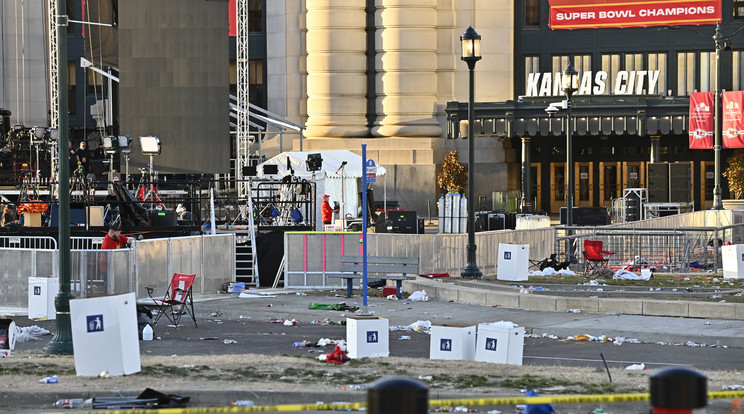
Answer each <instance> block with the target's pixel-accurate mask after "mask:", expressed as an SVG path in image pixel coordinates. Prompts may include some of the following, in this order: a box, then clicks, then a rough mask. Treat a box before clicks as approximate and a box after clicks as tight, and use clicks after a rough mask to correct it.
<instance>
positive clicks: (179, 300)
mask: <svg viewBox="0 0 744 414" xmlns="http://www.w3.org/2000/svg"><path fill="white" fill-rule="evenodd" d="M195 278H196V275H186V274H182V273H174V274H173V278H172V279H171V282H170V285H169V286H168V290H167V291H166V292H165V296H163V298H162V299H160V298H153V297H152V292H153V290H154V289H153V288H151V287H148V286H145V289H147V296H149V297H150V299H152V300H153V302H154V303H155V304H156V305H157V307H158V314H157V316H155V319H154V320H153V321H152V324H153V325H155V324H157V323H158V321H159V320H160V318H161V317H162V316H163V315H165V317H166V318H167V319H168V320H169V321H171V323H172V324H173V325H174V326H175V327H176V328H178V324H179V323H180V322H181V316H183V314H184V313H188V314H189V315H191V319H192V320H193V321H194V326H197V325H196V317H195V316H194V298H193V295H192V291H191V287H192V285H193V284H194V279H195Z"/></svg>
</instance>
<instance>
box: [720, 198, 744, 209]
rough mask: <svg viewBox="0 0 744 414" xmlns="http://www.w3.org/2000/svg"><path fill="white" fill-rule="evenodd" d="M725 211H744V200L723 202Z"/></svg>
mask: <svg viewBox="0 0 744 414" xmlns="http://www.w3.org/2000/svg"><path fill="white" fill-rule="evenodd" d="M721 201H722V202H723V209H724V210H744V199H736V200H735V199H729V200H721Z"/></svg>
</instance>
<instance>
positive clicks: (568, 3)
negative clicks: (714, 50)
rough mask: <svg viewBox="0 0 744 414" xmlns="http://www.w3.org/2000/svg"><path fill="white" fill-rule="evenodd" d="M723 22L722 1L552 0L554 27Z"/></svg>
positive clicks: (600, 27)
mask: <svg viewBox="0 0 744 414" xmlns="http://www.w3.org/2000/svg"><path fill="white" fill-rule="evenodd" d="M720 21H721V0H685V1H669V0H624V1H615V0H550V28H551V29H553V30H556V29H603V28H619V27H647V26H681V25H700V24H716V23H718V22H720Z"/></svg>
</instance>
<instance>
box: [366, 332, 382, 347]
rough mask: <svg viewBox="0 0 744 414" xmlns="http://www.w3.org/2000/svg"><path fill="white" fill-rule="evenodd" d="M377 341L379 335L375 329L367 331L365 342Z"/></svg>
mask: <svg viewBox="0 0 744 414" xmlns="http://www.w3.org/2000/svg"><path fill="white" fill-rule="evenodd" d="M378 342H380V335H379V334H378V333H377V331H367V343H368V344H376V343H378Z"/></svg>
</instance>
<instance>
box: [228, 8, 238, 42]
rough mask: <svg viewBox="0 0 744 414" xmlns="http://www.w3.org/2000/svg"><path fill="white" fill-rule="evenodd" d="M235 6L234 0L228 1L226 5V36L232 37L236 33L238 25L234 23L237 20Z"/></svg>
mask: <svg viewBox="0 0 744 414" xmlns="http://www.w3.org/2000/svg"><path fill="white" fill-rule="evenodd" d="M237 7H238V6H237V4H236V3H235V0H230V1H229V2H228V3H227V13H228V17H227V33H228V36H230V37H233V36H235V35H236V33H237V31H238V24H237V23H236V20H237Z"/></svg>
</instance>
